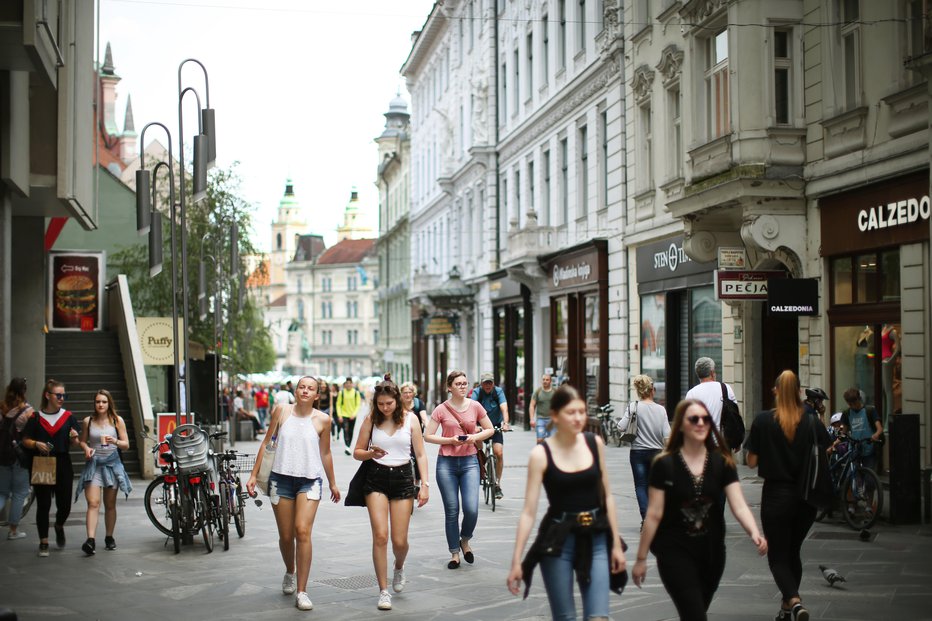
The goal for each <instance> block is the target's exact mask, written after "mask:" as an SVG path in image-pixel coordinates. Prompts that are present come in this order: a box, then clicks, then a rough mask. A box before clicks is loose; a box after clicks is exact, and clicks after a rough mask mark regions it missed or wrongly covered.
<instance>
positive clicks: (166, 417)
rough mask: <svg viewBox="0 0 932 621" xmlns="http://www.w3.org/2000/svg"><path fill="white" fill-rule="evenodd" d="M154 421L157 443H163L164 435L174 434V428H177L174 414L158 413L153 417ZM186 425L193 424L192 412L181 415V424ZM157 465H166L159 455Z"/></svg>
mask: <svg viewBox="0 0 932 621" xmlns="http://www.w3.org/2000/svg"><path fill="white" fill-rule="evenodd" d="M155 421H156V430H157V431H158V439H159V442H164V441H165V434H169V433H175V427H177V423H176V422H175V413H174V412H158V413H156V415H155ZM186 423H191V424H192V425H193V424H194V412H191V413H190V414H182V415H181V424H182V425H184V424H186ZM159 465H160V466H164V465H167V464H166V462H165V461H163V460H162V456H161V455H159Z"/></svg>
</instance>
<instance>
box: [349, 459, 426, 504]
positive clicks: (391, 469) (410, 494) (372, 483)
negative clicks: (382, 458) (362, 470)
mask: <svg viewBox="0 0 932 621" xmlns="http://www.w3.org/2000/svg"><path fill="white" fill-rule="evenodd" d="M362 491H363V493H364V494H365V495H367V496H368V495H369V494H371V493H373V492H378V493H380V494H384V495H385V497H386V498H388V499H389V500H406V499H408V498H414V472H413V471H412V470H411V464H410V462H409V463H407V464H402V465H400V466H383V465H382V464H379V463H375V462H373V464H372V467H371V468H369V472H368V474H367V475H366V482H365V484H364V485H363V488H362Z"/></svg>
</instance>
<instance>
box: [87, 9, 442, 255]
mask: <svg viewBox="0 0 932 621" xmlns="http://www.w3.org/2000/svg"><path fill="white" fill-rule="evenodd" d="M99 6H100V14H99V20H100V33H99V34H100V38H99V41H100V51H99V58H100V61H101V62H102V61H103V57H104V50H105V49H106V45H107V43H108V42H109V43H110V45H111V50H112V54H113V64H114V67H115V70H116V73H117V75H119V76H120V77H121V78H122V80H121V81H120V83H119V85H118V86H117V104H116V117H117V125H118V127H120V128H121V129H122V125H123V115H124V111H125V106H126V98H127V97H128V96H130V97H131V98H132V105H133V116H134V119H135V126H136V131H137V132H141V131H142V128H143V127H144V126H145V124H146V123H148V122H150V121H160V122H162V123H164V124H165V125H167V126H168V127H169V128H171V129H172V141H173V143H174V144H175V145H177V142H178V138H177V132H178V130H177V128H178V65H179V63H181V61H183V60H184V59H186V58H196V59H198V60H200V61H201V62H202V63H203V64H204V66H205V67H206V69H207V74H208V78H209V85H210V105H211V107H212V108H214V109H215V110H216V126H217V165H218V166H220V167H227V166H230V165H231V164H232V163H233V162H237V161H238V162H239V165H238V167H237V170H238V173H239V175H240V177H241V179H242V186H241V191H240V194H241V196H242V197H243V198H244V199H245V200H246V201H248V202H249V203H251V204H253V205H254V208H255V211H254V215H253V224H254V229H255V230H254V234H253V241H254V243H255V244H256V245H257V247H258V248H259V249H260V250H268V249H269V247H270V245H271V233H270V228H269V225H270V223H271V222H272V220H273V219H274V218H275V215H276V212H277V209H278V202H279V200H280V199H281V197H282V194H283V192H284V189H285V181H286V179H287V178H289V177H290V178H292V179H293V181H294V189H295V194H296V196H297V198H298V200H299V201H300V202H301V206H302V207H303V209H304V211H305V216H306V218H307V220H308V223H309V225H310V227H309V228H310V231H311V232H313V233H319V234H322V235H324V239H325V241H326V242H327V244H328V245H332V244H333V243H335V241H336V227H337V226H338V225H340V224H342V216H343V208H344V207H345V206H346V203H347V202H348V200H349V197H350V192H351V190H352V188H353V187H354V186H355V187H356V189H357V190H358V191H359V198H360V203H361V206H362V209H363V211H364V212H365V213H366V216H367V218H368V224H369V225H370V226H371V227H372V228H373V230H378V191H377V189H376V187H375V180H376V167H377V165H378V151H377V148H376V145H375V142H374V138H376V137H377V136H378V135H379V134H381V133H382V130H383V129H384V124H385V118H384V116H382V115H383V114H384V113H385V112H386V111H387V110H388V104H389V102H390V101H391V100H392V99H393V98H394V97H395V95H396V93H398V92H399V90H400V92H401V95H402V96H403V97H404V98H405V99H406V100H407V101H408V102H409V105H410V97H409V96H408V94H407V91H406V90H405V85H404V80H403V78H401V76H400V73H399V70H400V68H401V65H402V64H403V63H404V61H405V59H406V58H407V56H408V53H409V52H410V50H411V33H412V32H413V31H415V30H419V29H420V28H421V27H422V26H423V24H424V21H425V20H426V19H427V16H428V14H429V13H430V10H431V7H432V6H433V0H354V1H353V2H349V1H346V2H324V1H323V0H100V4H99ZM182 82H183V86H185V87H187V86H192V87H194V88H195V89H196V90H197V92H198V95H199V96H200V97H201V99H202V105H206V101H204V100H205V97H206V91H205V88H204V79H203V74H202V73H201V72H200V70H199V69H198V67H197V65H196V64H194V63H187V64H186V65H185V68H184V71H183V73H182ZM194 101H195V100H194V98H193V97H192V96H191V95H190V94H187V95H185V97H184V101H183V106H184V107H183V110H184V125H185V134H186V136H185V144H186V146H187V147H188V148H189V149H190V147H191V145H192V144H193V138H192V137H193V132H194V130H195V129H196V124H197V115H196V112H195V108H196V104H195V103H194ZM156 129H157V128H154V127H153V128H151V129H150V130H148V131H147V133H146V142H147V143H148V142H150V141H151V140H152V139H158V140H159V141H161V142H162V143H163V144H164V140H165V139H164V133H161V132H160V131H156ZM176 148H177V147H176ZM188 152H190V151H188Z"/></svg>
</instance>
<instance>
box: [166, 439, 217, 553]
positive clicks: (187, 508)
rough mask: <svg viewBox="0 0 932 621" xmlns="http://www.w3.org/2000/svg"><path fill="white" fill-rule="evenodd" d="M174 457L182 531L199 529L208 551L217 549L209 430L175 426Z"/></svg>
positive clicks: (194, 531)
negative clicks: (178, 487) (215, 543)
mask: <svg viewBox="0 0 932 621" xmlns="http://www.w3.org/2000/svg"><path fill="white" fill-rule="evenodd" d="M169 445H170V446H171V453H172V457H173V458H174V461H175V466H176V468H177V470H178V474H179V475H181V476H180V477H179V482H180V488H181V509H182V511H181V514H182V518H183V522H182V524H183V526H185V527H186V529H185V530H184V531H182V532H185V533H187V534H189V535H190V536H191V537H192V538H193V535H194V534H196V533H198V532H200V533H201V536H202V538H203V540H204V547H205V548H206V549H207V553H208V554H209V553H211V552H213V550H214V526H215V523H216V518H215V515H216V513H217V512H216V511H215V507H216V503H215V498H214V494H213V492H212V489H211V487H212V481H211V473H210V466H209V462H210V442H209V436H208V434H207V432H206V431H204V430H203V429H201V428H200V427H198V426H197V425H191V424H185V425H180V426H178V427H176V428H175V432H174V433H173V434H172V435H171V438H170V439H169Z"/></svg>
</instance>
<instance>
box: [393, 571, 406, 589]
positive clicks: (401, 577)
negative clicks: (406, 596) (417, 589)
mask: <svg viewBox="0 0 932 621" xmlns="http://www.w3.org/2000/svg"><path fill="white" fill-rule="evenodd" d="M407 582H408V580H407V578H405V568H404V567H402V568H401V569H396V570H395V575H394V576H393V577H392V590H393V591H395V593H401V592H402V591H404V590H405V584H407Z"/></svg>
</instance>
